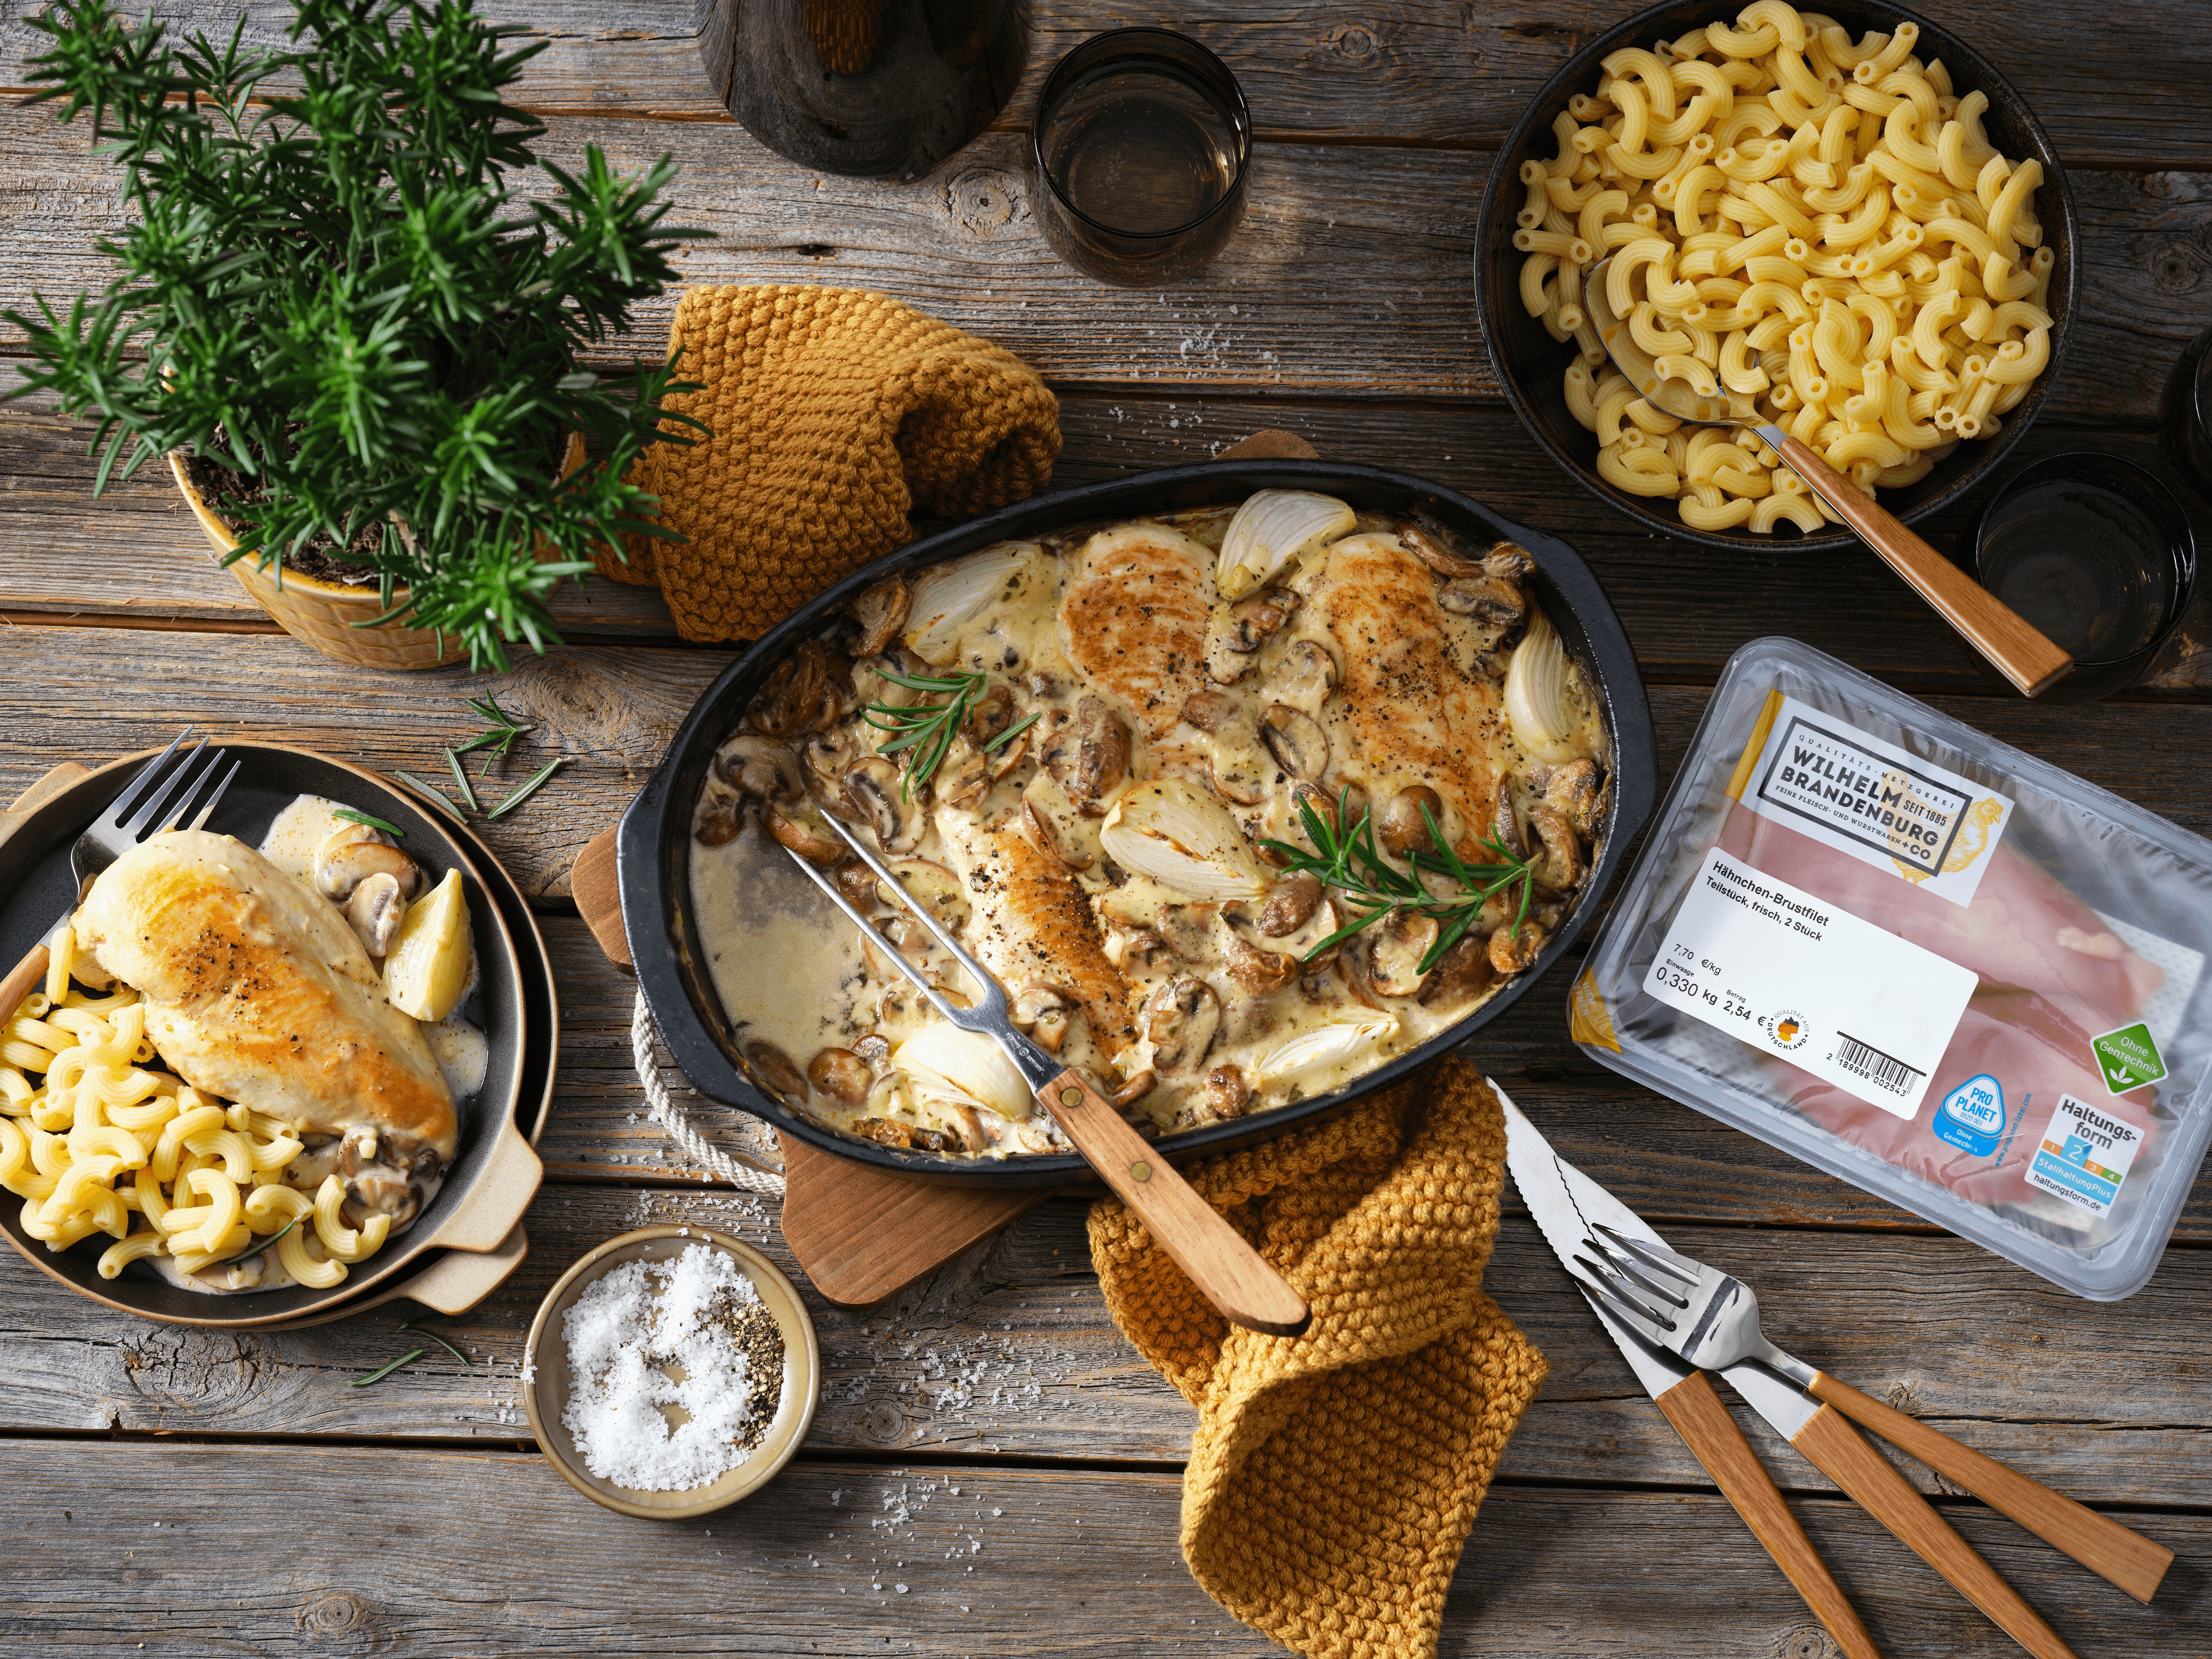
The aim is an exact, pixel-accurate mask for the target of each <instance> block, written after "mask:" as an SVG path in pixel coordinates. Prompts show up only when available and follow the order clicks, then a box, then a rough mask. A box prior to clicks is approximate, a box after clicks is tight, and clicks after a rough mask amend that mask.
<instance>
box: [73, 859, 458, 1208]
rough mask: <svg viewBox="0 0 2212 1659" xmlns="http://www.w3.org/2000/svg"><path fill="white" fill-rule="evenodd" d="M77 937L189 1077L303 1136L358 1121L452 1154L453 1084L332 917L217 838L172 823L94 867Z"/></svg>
mask: <svg viewBox="0 0 2212 1659" xmlns="http://www.w3.org/2000/svg"><path fill="white" fill-rule="evenodd" d="M74 925H75V927H76V938H77V943H78V947H79V948H80V949H81V950H82V951H85V952H86V953H87V954H88V955H89V956H91V957H92V958H93V959H94V961H95V962H97V963H99V964H100V967H101V968H102V969H104V970H106V972H107V973H109V974H111V975H113V976H114V977H115V978H117V979H119V980H121V981H123V982H124V983H125V985H128V986H131V987H133V988H134V989H136V990H137V991H138V992H139V993H140V994H142V995H143V996H144V998H145V999H146V1003H147V1009H146V1034H147V1036H149V1037H150V1038H151V1039H152V1040H153V1043H154V1046H155V1048H158V1049H160V1050H161V1058H162V1059H163V1060H165V1061H167V1063H168V1065H169V1066H171V1067H172V1068H173V1069H174V1071H175V1072H176V1073H177V1075H178V1076H179V1077H180V1078H182V1079H184V1080H185V1082H187V1083H189V1084H191V1085H192V1087H194V1088H195V1089H204V1090H206V1091H209V1092H210V1093H211V1094H217V1095H221V1096H222V1097H225V1098H227V1099H230V1100H236V1101H242V1102H244V1103H246V1105H248V1106H250V1107H252V1109H254V1110H255V1111H258V1112H265V1113H266V1114H268V1115H270V1117H273V1118H278V1119H281V1120H282V1121H284V1122H286V1123H289V1124H293V1125H295V1127H299V1128H301V1129H304V1130H307V1131H309V1132H311V1133H318V1134H332V1135H343V1134H344V1133H346V1131H348V1130H349V1129H353V1128H356V1127H360V1126H362V1125H364V1124H367V1125H373V1126H374V1127H376V1128H377V1129H378V1130H380V1132H383V1133H387V1134H390V1135H393V1136H404V1137H406V1138H407V1139H410V1140H413V1141H416V1142H420V1143H422V1145H424V1146H428V1147H429V1148H431V1149H432V1150H433V1151H435V1152H436V1153H437V1154H438V1158H439V1161H440V1163H441V1164H447V1163H450V1162H451V1161H452V1159H453V1150H454V1146H455V1142H456V1139H457V1133H456V1132H457V1127H458V1126H457V1124H456V1121H455V1117H454V1112H453V1095H452V1093H451V1092H450V1091H448V1090H447V1087H446V1082H445V1079H444V1077H443V1076H442V1075H441V1073H440V1072H439V1069H438V1062H437V1060H435V1058H434V1057H433V1055H432V1054H431V1053H430V1048H429V1045H428V1043H427V1042H424V1041H423V1038H422V1031H421V1030H420V1028H418V1027H417V1026H416V1023H415V1022H414V1021H413V1020H412V1019H410V1018H408V1017H407V1016H406V1015H405V1014H403V1013H401V1012H399V1011H398V1009H396V1008H394V1007H393V1006H392V1005H391V1003H390V1002H389V1001H388V1000H386V997H385V994H384V981H383V979H382V977H381V976H380V975H379V974H378V973H377V971H376V968H375V966H374V963H371V962H370V961H369V959H368V953H367V952H365V951H363V950H362V947H361V941H360V940H359V939H356V938H355V937H354V932H353V929H352V928H351V927H349V926H348V925H347V924H346V921H345V918H344V917H343V916H342V915H339V914H338V911H337V907H336V906H334V905H332V904H331V902H329V901H328V900H327V899H325V898H324V897H323V896H321V895H320V894H319V893H316V892H314V891H313V890H311V889H310V888H308V887H307V885H306V884H303V883H301V882H300V881H298V880H296V879H295V878H293V877H291V876H289V875H287V874H286V873H285V872H283V871H282V870H280V869H278V868H277V867H276V866H275V865H274V864H271V863H270V861H269V860H267V859H265V858H264V857H263V856H262V855H261V854H259V853H258V852H256V851H255V850H254V849H253V848H251V847H248V846H246V844H245V843H244V842H240V841H238V840H236V839H234V838H233V837H232V836H218V835H213V834H210V833H209V832H208V831H206V830H201V829H180V830H173V831H172V832H170V833H168V834H166V835H160V836H154V837H152V838H151V839H150V840H148V841H144V842H140V843H139V844H138V845H137V846H136V847H134V848H131V850H130V851H129V852H127V853H125V854H124V855H123V856H122V857H121V858H119V859H118V860H116V861H115V862H114V863H113V864H112V865H110V866H108V867H107V868H106V870H104V871H103V872H100V876H99V878H97V879H96V880H95V881H94V883H93V884H92V890H91V891H90V892H89V893H88V894H87V895H86V896H85V900H84V902H83V903H82V905H81V906H80V907H79V908H78V910H77V913H76V917H75V919H74Z"/></svg>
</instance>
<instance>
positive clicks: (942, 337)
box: [599, 286, 1060, 640]
mask: <svg viewBox="0 0 2212 1659" xmlns="http://www.w3.org/2000/svg"><path fill="white" fill-rule="evenodd" d="M669 343H670V344H671V346H681V347H682V348H683V351H684V359H683V362H681V363H680V364H679V365H678V371H679V373H680V374H682V376H683V378H684V379H685V380H694V381H696V382H698V383H699V384H700V385H701V386H702V388H703V389H702V390H701V391H699V392H691V393H689V394H686V395H684V396H681V397H676V398H670V399H669V400H668V406H669V407H670V408H671V409H676V410H682V411H683V412H684V413H685V414H687V415H691V416H696V417H697V418H698V419H700V420H702V421H704V422H706V423H707V424H708V426H709V427H710V428H713V430H714V436H713V437H712V438H702V439H700V440H699V441H698V442H696V443H695V444H694V445H693V446H692V447H690V448H688V449H687V448H682V447H678V446H677V445H674V444H656V445H654V446H653V447H652V448H651V449H649V450H647V452H646V453H645V454H644V455H643V456H641V457H640V458H639V459H638V461H637V463H636V465H634V466H633V467H632V468H631V469H630V474H629V477H630V480H631V482H633V483H636V484H637V485H638V486H639V487H640V488H641V489H647V490H649V491H651V492H652V493H653V495H657V496H659V498H660V522H661V523H663V524H664V525H665V526H667V527H668V528H669V529H671V530H674V531H676V532H678V533H679V534H682V535H684V536H688V537H689V538H690V541H689V542H688V543H684V542H665V541H659V540H657V539H655V538H652V537H648V536H638V535H631V536H629V537H626V538H624V540H625V543H626V544H627V549H628V551H629V563H628V564H624V563H623V562H622V561H621V560H620V559H618V558H617V557H616V556H615V555H614V554H613V552H612V551H611V550H602V552H601V553H600V555H599V568H600V569H601V570H602V571H603V572H605V574H607V575H609V576H611V577H613V578H614V579H615V580H617V581H624V582H635V583H646V584H651V583H658V584H659V587H660V590H661V592H662V593H663V594H664V595H665V596H666V598H667V600H668V608H669V610H670V611H672V612H674V613H675V617H676V626H677V630H678V632H679V633H681V634H682V635H684V638H685V639H688V640H734V639H747V638H751V637H755V636H757V635H759V634H760V633H762V632H763V630H765V629H767V628H768V627H769V625H770V624H772V623H776V622H779V621H781V619H782V618H783V617H786V616H787V615H788V614H790V612H791V611H793V610H795V609H797V608H798V607H799V605H803V604H805V602H806V601H807V600H808V599H811V598H813V597H814V595H815V594H817V593H818V592H821V591H822V590H823V588H824V587H827V586H829V584H830V583H831V582H833V581H835V580H836V579H837V578H838V577H840V576H842V575H843V574H846V573H847V572H848V571H850V570H854V569H856V568H859V567H860V566H861V565H863V564H866V563H867V562H869V561H870V560H872V559H876V558H880V557H881V556H883V555H884V554H885V553H888V552H890V550H892V549H893V548H895V547H897V546H899V545H900V544H902V543H904V542H908V541H911V540H912V539H913V538H914V533H915V532H914V526H912V525H911V524H910V523H908V513H911V512H913V511H915V509H917V508H919V509H920V510H921V512H922V513H924V515H925V516H928V517H933V518H946V519H966V518H973V517H974V516H975V515H976V514H977V513H987V512H990V511H991V510H992V509H994V508H995V507H1005V506H1006V505H1007V504H1008V503H1010V502H1012V501H1020V500H1021V499H1022V498H1023V497H1024V496H1025V495H1030V494H1031V493H1032V492H1034V491H1035V490H1036V489H1037V488H1038V486H1040V485H1041V484H1042V483H1044V481H1045V479H1046V477H1048V475H1049V474H1050V473H1051V471H1052V464H1053V461H1054V458H1055V457H1057V456H1058V455H1059V453H1060V414H1059V405H1058V404H1057V403H1056V402H1055V401H1054V398H1053V395H1052V393H1051V392H1048V391H1047V390H1045V386H1044V382H1043V381H1042V380H1039V379H1038V378H1037V377H1036V374H1035V373H1034V372H1033V371H1031V370H1030V368H1027V367H1026V366H1025V365H1024V364H1023V363H1022V362H1021V361H1020V360H1019V359H1018V358H1017V357H1016V356H1014V355H1013V354H1012V352H1009V351H1006V350H1003V349H1000V348H999V347H997V346H994V345H992V344H989V343H987V342H985V341H982V340H979V339H977V338H976V337H975V336H974V335H972V334H963V333H962V332H961V331H959V330H958V329H957V328H954V327H952V326H951V325H950V324H947V323H940V322H939V321H937V320H936V319H933V318H930V317H925V316H923V315H922V314H921V313H920V312H918V311H916V310H915V309H914V308H913V307H909V306H905V305H902V304H900V303H899V302H898V301H896V300H892V299H888V298H886V297H885V296H884V295H880V294H863V293H859V292H857V291H855V290H854V289H841V288H815V287H807V286H789V287H781V288H694V289H686V290H685V292H684V297H683V299H682V300H681V301H678V305H677V307H676V320H675V322H674V324H673V325H671V329H670V331H669ZM670 429H671V430H672V431H678V432H688V431H690V428H675V427H671V428H670ZM691 435H693V436H696V433H692V434H691Z"/></svg>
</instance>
